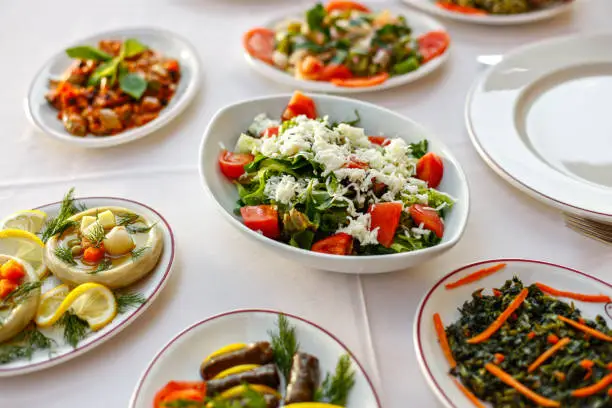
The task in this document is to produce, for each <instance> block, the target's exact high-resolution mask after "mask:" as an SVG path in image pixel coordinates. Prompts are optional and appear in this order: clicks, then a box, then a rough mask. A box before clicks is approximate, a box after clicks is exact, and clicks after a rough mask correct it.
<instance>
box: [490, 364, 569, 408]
mask: <svg viewBox="0 0 612 408" xmlns="http://www.w3.org/2000/svg"><path fill="white" fill-rule="evenodd" d="M485 368H486V369H487V371H488V372H490V373H491V374H493V375H494V376H496V377H497V378H499V379H500V380H501V381H502V382H503V383H505V384H507V385H509V386H510V387H512V388H514V389H515V390H517V391H518V392H520V393H521V394H523V395H524V396H525V397H527V398H529V399H530V400H532V401H533V402H535V403H536V404H538V405H541V406H543V407H560V406H561V404H560V403H559V402H557V401H554V400H551V399H548V398H545V397H543V396H541V395H539V394H536V393H535V392H533V391H531V390H530V389H529V388H527V387H525V386H524V385H523V384H521V383H520V382H518V381H517V380H515V379H514V378H513V377H512V376H511V375H510V374H508V373H507V372H505V371H504V370H502V369H501V368H499V367H498V366H496V365H495V364H492V363H487V364H485Z"/></svg>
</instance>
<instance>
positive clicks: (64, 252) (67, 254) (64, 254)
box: [53, 245, 77, 265]
mask: <svg viewBox="0 0 612 408" xmlns="http://www.w3.org/2000/svg"><path fill="white" fill-rule="evenodd" d="M53 253H54V254H55V256H57V257H58V258H59V259H61V260H62V261H64V263H67V264H68V265H76V264H77V263H76V261H75V260H74V256H73V255H72V249H70V248H68V247H65V246H63V245H60V246H58V247H57V248H55V251H53Z"/></svg>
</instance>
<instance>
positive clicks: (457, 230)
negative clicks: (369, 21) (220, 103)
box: [199, 94, 469, 274]
mask: <svg viewBox="0 0 612 408" xmlns="http://www.w3.org/2000/svg"><path fill="white" fill-rule="evenodd" d="M309 96H310V97H311V98H312V99H313V100H314V101H315V104H316V106H317V111H318V113H319V114H320V115H321V116H324V115H329V117H330V121H331V122H333V121H341V120H346V119H349V118H354V117H355V110H357V111H358V112H359V115H360V116H361V121H360V122H359V124H358V125H357V126H359V127H362V128H364V129H365V131H366V133H368V134H371V135H385V136H388V137H401V138H403V139H405V140H406V141H407V142H409V143H413V142H418V141H421V140H422V139H427V140H428V141H429V150H430V151H433V152H435V153H436V154H438V155H439V156H440V157H442V158H443V161H444V177H443V179H442V183H441V184H440V185H439V186H438V187H437V189H438V190H440V191H443V192H445V193H447V194H450V196H451V197H454V198H455V199H456V200H457V201H456V202H455V205H454V206H453V208H452V210H451V211H450V212H449V213H448V215H447V216H446V218H445V220H444V237H443V238H442V241H441V242H440V243H439V244H438V245H436V246H434V247H431V248H425V249H421V250H418V251H412V252H403V253H398V254H390V255H369V256H338V255H329V254H321V253H316V252H312V251H306V250H304V249H301V248H295V247H292V246H291V245H287V244H285V243H282V242H278V241H275V240H273V239H269V238H266V237H264V236H263V235H262V234H258V233H257V232H255V231H253V230H251V229H249V228H247V227H246V226H245V225H244V224H243V223H242V219H241V218H240V217H238V216H236V215H235V214H234V208H235V207H236V202H237V200H238V199H239V196H238V191H237V190H236V186H235V185H234V184H233V183H232V182H231V181H229V180H228V179H227V178H226V177H225V176H224V175H223V174H221V171H220V170H219V164H218V157H219V152H220V151H221V146H226V147H227V148H230V149H232V148H233V146H235V145H236V141H237V140H238V136H240V133H242V132H244V131H245V129H247V128H248V127H249V125H250V124H251V123H252V121H253V118H254V117H255V116H256V115H258V114H260V113H262V112H265V113H267V114H268V116H270V117H271V118H275V117H279V116H280V115H281V112H283V110H284V109H285V107H286V106H287V103H288V102H289V100H290V99H291V95H289V94H285V95H275V96H265V97H261V98H256V99H249V100H246V101H243V102H238V103H235V104H232V105H229V106H227V107H225V108H223V109H221V110H220V111H219V112H217V113H216V114H215V116H214V117H213V118H212V120H211V121H210V123H209V125H208V128H207V129H206V133H205V135H204V138H203V139H202V144H201V145H200V163H199V165H200V177H201V179H202V183H203V185H204V188H205V189H206V190H207V191H208V192H209V193H210V194H211V195H212V197H213V198H214V201H215V202H216V203H217V205H218V208H219V209H220V210H221V214H223V216H224V217H226V219H228V220H229V221H230V222H231V224H232V225H234V227H236V228H238V230H239V231H241V232H242V233H244V234H246V235H247V236H249V237H251V238H252V239H254V240H257V241H259V242H260V243H262V244H264V245H267V246H268V247H269V248H271V249H273V250H274V251H275V252H276V253H278V254H280V255H283V256H285V257H287V258H289V259H293V260H296V261H298V262H301V263H302V264H303V265H307V266H309V267H311V268H315V269H322V270H328V271H334V272H344V273H355V274H362V273H381V272H389V271H396V270H400V269H406V268H409V267H412V266H415V265H417V264H420V263H422V262H425V261H427V260H429V259H431V258H433V257H436V256H438V255H440V254H442V253H443V252H445V251H447V250H449V249H450V248H452V247H453V246H454V245H455V244H456V243H457V242H458V241H459V239H460V238H461V236H462V235H463V230H464V229H465V225H466V223H467V217H468V212H469V189H468V184H467V181H466V178H465V174H464V173H463V170H462V169H461V166H460V164H459V162H458V161H457V160H456V159H455V158H454V157H453V155H452V153H451V152H450V150H448V148H447V147H446V146H444V144H443V143H442V142H440V140H439V139H438V138H437V137H436V135H435V134H433V133H432V132H431V131H429V130H427V129H425V128H424V127H422V126H421V125H419V124H418V123H416V122H414V121H412V120H411V119H408V118H406V117H404V116H402V115H399V114H397V113H395V112H392V111H390V110H388V109H385V108H381V107H380V106H376V105H373V104H370V103H367V102H361V101H358V100H356V99H349V98H343V97H340V96H332V95H320V94H318V95H317V94H309Z"/></svg>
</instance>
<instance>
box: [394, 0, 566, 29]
mask: <svg viewBox="0 0 612 408" xmlns="http://www.w3.org/2000/svg"><path fill="white" fill-rule="evenodd" d="M402 1H403V2H404V3H406V4H409V5H411V6H413V7H416V8H418V9H419V10H423V11H427V12H428V13H433V14H437V15H439V16H441V17H446V18H450V19H453V20H459V21H465V22H468V23H475V24H486V25H512V24H525V23H532V22H534V21H540V20H546V19H549V18H552V17H555V16H556V15H558V14H561V13H563V12H565V11H567V10H569V9H570V8H571V7H572V4H573V0H569V1H568V2H566V3H559V4H555V5H553V6H551V7H547V8H543V9H541V10H536V11H530V12H527V13H520V14H507V15H503V14H485V15H478V14H465V13H457V12H453V11H450V10H446V9H443V8H440V7H438V6H436V3H437V0H402Z"/></svg>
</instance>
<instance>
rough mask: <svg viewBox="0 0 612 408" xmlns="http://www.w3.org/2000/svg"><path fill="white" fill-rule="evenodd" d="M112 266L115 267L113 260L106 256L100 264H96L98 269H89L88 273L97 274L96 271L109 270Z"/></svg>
mask: <svg viewBox="0 0 612 408" xmlns="http://www.w3.org/2000/svg"><path fill="white" fill-rule="evenodd" d="M112 267H113V263H112V262H111V260H110V259H107V258H104V259H102V260H101V261H100V262H99V263H98V265H97V266H96V269H94V270H92V271H89V272H87V273H88V274H89V275H95V274H96V273H100V272H104V271H107V270H109V269H110V268H112Z"/></svg>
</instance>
